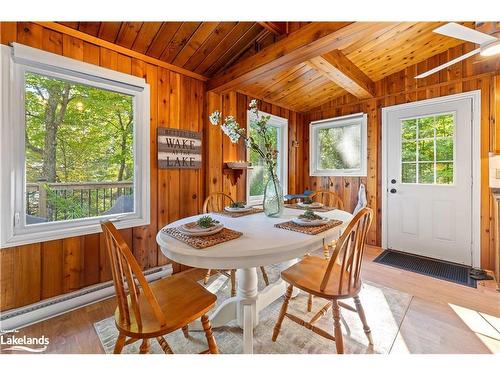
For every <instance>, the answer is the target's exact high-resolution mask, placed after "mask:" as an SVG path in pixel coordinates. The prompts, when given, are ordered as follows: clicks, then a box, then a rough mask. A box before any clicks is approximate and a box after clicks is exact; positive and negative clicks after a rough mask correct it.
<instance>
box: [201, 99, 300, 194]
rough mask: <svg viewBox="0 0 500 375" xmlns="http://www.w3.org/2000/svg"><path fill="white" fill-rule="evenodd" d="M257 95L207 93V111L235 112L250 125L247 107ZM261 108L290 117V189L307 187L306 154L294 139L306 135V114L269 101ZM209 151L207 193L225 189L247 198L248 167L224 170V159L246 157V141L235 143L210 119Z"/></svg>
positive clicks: (207, 141)
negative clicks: (231, 171) (235, 171)
mask: <svg viewBox="0 0 500 375" xmlns="http://www.w3.org/2000/svg"><path fill="white" fill-rule="evenodd" d="M252 99H253V98H252V97H250V96H247V95H245V94H242V93H236V92H229V93H226V94H223V95H220V94H216V93H214V92H208V93H207V100H206V105H207V111H206V112H207V113H208V114H209V113H212V112H213V111H215V110H221V112H222V118H225V117H226V116H229V115H233V116H236V120H237V121H238V123H239V124H240V126H242V127H246V126H247V110H248V104H249V103H250V100H252ZM259 110H261V111H263V112H266V113H270V114H272V115H275V116H280V117H283V118H286V119H288V193H289V194H294V193H298V192H302V191H303V190H304V187H303V184H304V178H303V176H302V173H303V172H304V170H303V168H302V159H303V158H304V147H303V144H301V143H299V144H298V145H295V144H294V142H293V141H299V140H300V139H301V138H302V126H303V123H304V121H303V115H302V114H301V113H298V112H294V111H292V110H289V109H285V108H281V107H279V106H277V105H274V104H270V103H267V102H259ZM205 134H206V137H207V139H206V144H207V147H206V152H207V153H208V154H206V155H205V159H206V160H207V166H206V171H207V176H206V193H207V195H208V194H211V193H214V192H221V191H222V192H224V193H226V194H228V195H230V196H231V197H232V198H233V199H236V200H239V201H245V200H246V171H245V172H243V173H242V174H241V175H240V177H239V178H235V176H234V175H232V174H226V173H225V172H224V168H223V166H224V162H227V161H232V160H246V149H245V146H244V144H243V142H240V143H239V144H238V145H234V144H231V142H230V140H229V138H228V137H226V136H225V135H224V134H223V133H222V131H221V130H220V127H218V126H213V125H211V124H210V123H209V121H206V129H205Z"/></svg>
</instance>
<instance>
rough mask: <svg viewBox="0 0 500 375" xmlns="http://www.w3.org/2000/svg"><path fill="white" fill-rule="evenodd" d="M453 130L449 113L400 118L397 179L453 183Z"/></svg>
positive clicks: (425, 182)
mask: <svg viewBox="0 0 500 375" xmlns="http://www.w3.org/2000/svg"><path fill="white" fill-rule="evenodd" d="M454 130H455V117H454V115H453V114H441V115H436V116H426V117H419V118H414V119H405V120H402V121H401V181H402V182H403V183H419V184H442V185H447V184H453V176H454V160H455V145H454V142H455V138H454V133H455V131H454ZM415 161H416V163H414V162H415Z"/></svg>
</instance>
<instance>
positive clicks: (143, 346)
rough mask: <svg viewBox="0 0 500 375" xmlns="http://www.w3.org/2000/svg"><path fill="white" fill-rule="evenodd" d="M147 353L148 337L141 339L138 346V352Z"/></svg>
mask: <svg viewBox="0 0 500 375" xmlns="http://www.w3.org/2000/svg"><path fill="white" fill-rule="evenodd" d="M148 353H149V339H144V340H142V344H141V346H140V347H139V354H148Z"/></svg>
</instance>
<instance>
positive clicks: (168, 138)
mask: <svg viewBox="0 0 500 375" xmlns="http://www.w3.org/2000/svg"><path fill="white" fill-rule="evenodd" d="M201 139H202V134H201V132H192V131H189V130H179V129H170V128H158V168H160V169H179V168H180V169H200V168H201Z"/></svg>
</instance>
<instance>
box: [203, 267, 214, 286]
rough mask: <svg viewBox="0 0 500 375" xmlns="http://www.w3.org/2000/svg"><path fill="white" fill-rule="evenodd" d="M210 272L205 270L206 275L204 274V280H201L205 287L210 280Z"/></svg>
mask: <svg viewBox="0 0 500 375" xmlns="http://www.w3.org/2000/svg"><path fill="white" fill-rule="evenodd" d="M211 272H212V270H211V269H208V270H207V273H206V274H205V279H203V284H205V285H207V283H208V280H209V279H210V273H211Z"/></svg>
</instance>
